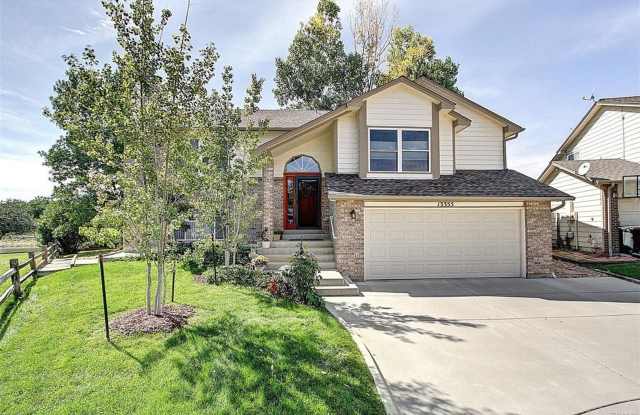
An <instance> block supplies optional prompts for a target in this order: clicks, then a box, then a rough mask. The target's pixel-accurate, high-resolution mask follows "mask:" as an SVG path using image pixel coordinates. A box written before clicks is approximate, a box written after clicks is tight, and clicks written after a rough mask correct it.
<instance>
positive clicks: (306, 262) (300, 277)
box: [282, 243, 322, 307]
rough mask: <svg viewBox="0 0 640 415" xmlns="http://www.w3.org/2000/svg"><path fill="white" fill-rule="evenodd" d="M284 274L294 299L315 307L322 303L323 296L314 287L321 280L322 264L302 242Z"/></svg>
mask: <svg viewBox="0 0 640 415" xmlns="http://www.w3.org/2000/svg"><path fill="white" fill-rule="evenodd" d="M282 276H283V278H284V279H285V281H286V282H287V283H288V284H289V285H290V286H291V289H292V298H291V299H292V300H294V301H296V302H298V303H302V304H307V305H311V306H314V307H319V306H320V305H322V298H321V297H320V296H319V295H318V294H317V293H316V291H315V289H314V286H315V285H316V284H318V283H319V282H320V266H319V265H318V261H317V260H316V258H315V257H314V256H313V255H312V254H311V253H310V252H307V251H305V249H304V247H303V245H302V243H300V247H299V248H298V252H296V253H295V254H294V255H293V256H292V257H291V259H290V260H289V267H288V268H287V269H285V270H284V271H282Z"/></svg>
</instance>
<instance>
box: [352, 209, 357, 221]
mask: <svg viewBox="0 0 640 415" xmlns="http://www.w3.org/2000/svg"><path fill="white" fill-rule="evenodd" d="M351 219H353V220H356V210H355V209H351Z"/></svg>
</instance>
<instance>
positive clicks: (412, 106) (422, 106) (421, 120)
mask: <svg viewBox="0 0 640 415" xmlns="http://www.w3.org/2000/svg"><path fill="white" fill-rule="evenodd" d="M431 105H432V101H431V100H429V98H427V96H426V95H425V94H423V93H421V92H418V91H416V90H414V89H412V88H410V87H408V86H405V85H396V86H393V87H391V88H388V89H385V90H384V91H381V92H380V93H378V94H376V95H373V96H371V97H369V98H368V99H367V125H368V126H369V127H423V128H428V127H431Z"/></svg>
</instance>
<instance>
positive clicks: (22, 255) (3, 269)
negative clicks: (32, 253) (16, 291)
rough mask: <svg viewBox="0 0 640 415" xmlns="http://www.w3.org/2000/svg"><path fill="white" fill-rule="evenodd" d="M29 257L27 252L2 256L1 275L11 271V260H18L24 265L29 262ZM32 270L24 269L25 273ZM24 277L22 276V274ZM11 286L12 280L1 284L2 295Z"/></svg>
mask: <svg viewBox="0 0 640 415" xmlns="http://www.w3.org/2000/svg"><path fill="white" fill-rule="evenodd" d="M28 257H29V255H28V254H27V253H26V252H19V253H15V254H0V275H2V274H4V273H5V272H6V271H7V270H9V260H10V259H12V258H18V260H19V261H20V262H21V263H22V262H24V261H26V260H27V258H28ZM29 269H30V268H23V270H24V272H29ZM21 275H22V274H21ZM10 285H11V279H8V280H6V281H5V282H3V283H1V284H0V294H2V293H3V292H4V290H6V289H7V288H9V286H10Z"/></svg>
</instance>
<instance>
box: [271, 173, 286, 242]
mask: <svg viewBox="0 0 640 415" xmlns="http://www.w3.org/2000/svg"><path fill="white" fill-rule="evenodd" d="M282 186H284V179H283V178H282V177H274V179H273V212H272V215H273V230H276V231H282V230H284V224H283V220H284V219H283V210H282V209H283V207H282V203H283V195H282V192H283V191H284V189H283V187H282Z"/></svg>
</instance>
